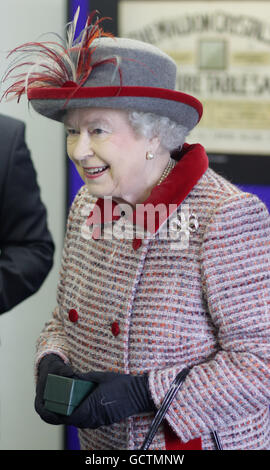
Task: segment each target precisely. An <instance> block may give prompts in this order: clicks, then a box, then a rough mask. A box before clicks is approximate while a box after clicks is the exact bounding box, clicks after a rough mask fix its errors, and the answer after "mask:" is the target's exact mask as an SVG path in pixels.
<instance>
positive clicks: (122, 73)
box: [9, 20, 202, 130]
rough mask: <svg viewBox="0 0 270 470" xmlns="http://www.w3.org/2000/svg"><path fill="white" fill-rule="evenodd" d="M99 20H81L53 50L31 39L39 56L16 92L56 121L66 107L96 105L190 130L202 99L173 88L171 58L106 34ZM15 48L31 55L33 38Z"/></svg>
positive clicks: (172, 63)
mask: <svg viewBox="0 0 270 470" xmlns="http://www.w3.org/2000/svg"><path fill="white" fill-rule="evenodd" d="M99 21H100V20H99ZM99 24H100V23H99ZM99 24H98V26H97V25H96V24H95V25H89V24H88V26H87V25H86V28H85V30H83V32H82V33H81V36H80V38H79V41H77V42H75V43H74V42H73V43H72V44H69V47H67V48H63V47H62V46H59V47H60V49H58V52H56V49H55V46H51V43H37V48H38V52H39V59H38V60H37V61H36V62H32V69H31V70H32V72H31V73H29V71H28V82H27V86H25V88H24V89H23V90H22V89H21V90H20V92H18V87H17V95H19V97H20V94H23V93H25V92H27V95H28V99H29V101H30V102H31V104H32V106H33V108H34V109H35V110H36V111H37V112H38V113H40V114H42V115H43V116H46V117H48V118H51V119H54V120H57V121H62V120H63V116H64V114H65V113H66V111H67V110H69V109H74V108H88V107H89V108H93V107H96V108H97V107H99V108H100V107H102V108H112V109H127V110H136V111H143V112H151V113H155V114H158V115H161V116H167V117H168V118H170V119H171V120H173V121H175V122H177V123H178V124H182V125H184V126H185V127H187V128H188V130H191V129H192V128H193V127H194V126H195V125H196V124H197V123H198V122H199V120H200V118H201V116H202V104H201V103H200V102H199V101H198V100H197V99H196V98H194V97H193V96H191V95H187V94H185V93H182V92H180V91H176V90H175V83H176V71H177V68H176V64H175V62H174V61H173V60H172V59H171V58H170V57H169V56H168V55H167V54H165V53H164V52H162V51H161V50H160V49H158V48H157V47H155V46H153V45H151V44H148V43H144V42H141V41H137V40H133V39H126V38H114V37H107V36H110V35H108V34H106V33H104V32H103V30H101V29H100V26H99ZM97 31H98V35H97V34H96V33H97ZM83 33H84V34H83ZM85 35H88V36H87V37H86V38H85ZM21 49H22V52H24V55H25V53H27V52H28V51H30V53H31V54H32V55H33V43H31V46H29V47H28V44H26V45H23V46H21ZM27 49H28V50H27ZM17 51H18V48H17V49H16V52H17ZM41 58H42V59H43V61H42V60H41ZM28 63H29V62H28ZM9 92H11V93H12V92H13V93H14V89H12V87H11V89H10V90H9Z"/></svg>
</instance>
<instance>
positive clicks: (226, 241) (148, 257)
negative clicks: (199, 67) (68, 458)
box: [36, 144, 270, 450]
mask: <svg viewBox="0 0 270 470" xmlns="http://www.w3.org/2000/svg"><path fill="white" fill-rule="evenodd" d="M147 202H148V203H152V204H154V205H156V204H158V203H164V204H165V205H166V206H168V205H169V204H170V203H173V204H174V206H173V208H174V210H172V211H170V213H169V214H167V215H168V220H166V217H165V218H164V217H163V218H162V217H161V222H159V223H157V224H156V225H155V230H154V233H152V234H151V236H148V237H146V236H145V237H144V238H143V237H141V238H142V239H140V237H139V236H138V235H136V238H135V239H134V238H133V239H132V238H131V237H130V238H128V237H122V238H121V236H120V234H121V230H122V231H123V225H124V228H125V233H128V230H130V229H132V228H134V222H132V221H130V220H128V219H125V214H123V213H122V215H121V214H120V216H118V217H114V221H113V227H114V232H113V237H112V236H110V235H109V234H108V233H107V232H106V231H107V230H108V228H107V227H109V226H110V230H111V227H112V224H109V223H108V222H110V221H109V220H107V219H106V220H105V219H104V220H103V222H104V223H103V224H102V226H101V228H100V227H98V226H97V225H96V224H95V221H94V219H91V218H90V219H88V222H87V223H86V221H87V216H88V215H89V212H90V210H91V209H92V212H91V214H93V209H95V207H97V204H98V203H100V201H97V200H96V198H93V197H91V195H89V193H88V191H87V189H86V187H82V188H81V190H80V191H79V193H78V195H77V197H76V198H75V200H74V203H73V205H72V207H71V210H70V213H69V217H68V222H67V231H66V238H65V245H64V251H63V261H62V269H61V273H60V280H59V285H58V293H57V306H56V308H55V310H54V312H53V316H52V319H51V320H50V321H49V322H48V323H47V324H46V325H45V327H44V329H43V331H42V332H41V335H40V337H39V339H38V342H37V358H36V360H37V363H38V361H39V360H40V358H41V357H43V356H44V355H45V354H48V353H51V352H53V353H57V354H59V355H60V356H61V357H62V358H63V359H64V360H65V361H67V362H70V363H71V365H72V366H73V367H74V368H75V369H78V370H80V371H82V372H86V371H89V370H91V369H92V370H104V371H116V372H123V373H130V374H141V373H143V372H145V371H147V372H148V373H149V381H150V390H151V394H152V397H153V399H154V401H155V403H156V405H157V406H158V407H159V406H160V404H161V402H162V399H163V397H164V395H165V393H166V392H167V390H168V388H169V387H170V384H171V382H172V381H173V379H174V377H175V376H176V374H177V372H179V371H180V370H181V369H182V368H183V367H185V366H189V367H190V368H191V371H190V373H189V375H188V377H187V379H186V381H185V383H184V385H183V387H182V389H181V390H180V392H179V393H178V394H177V396H176V398H175V399H174V402H173V404H172V406H171V408H170V410H169V412H168V414H167V417H166V426H167V425H169V427H170V428H171V429H172V430H173V432H174V433H175V435H176V436H177V438H178V439H179V440H181V441H182V442H187V441H189V440H191V439H194V438H198V437H200V438H201V442H202V449H204V450H213V449H215V446H214V442H213V439H212V431H213V430H216V431H218V433H219V437H220V439H221V441H222V444H223V448H224V449H231V450H234V449H237V450H238V449H242V450H246V449H251V450H253V449H254V450H257V449H270V415H269V402H270V369H269V362H270V289H269V288H270V264H269V262H270V256H269V255H270V218H269V214H268V211H267V210H266V208H265V206H264V204H263V203H262V202H261V201H260V200H259V199H258V198H257V197H256V196H253V195H251V194H247V193H243V192H241V191H240V190H239V189H238V188H236V187H235V186H234V185H232V184H231V183H229V182H228V181H226V180H225V179H223V178H222V177H221V176H219V175H217V174H216V173H215V172H214V171H212V170H211V169H209V168H207V157H206V154H205V151H204V149H203V148H202V147H201V146H200V145H191V146H189V145H187V144H186V145H185V147H184V150H183V152H182V156H181V159H180V161H179V162H178V163H177V165H176V166H175V168H174V169H173V170H172V172H171V173H170V175H169V177H168V178H167V179H166V180H165V181H164V182H163V183H162V184H161V185H160V186H157V187H156V188H155V189H154V190H153V191H152V194H151V196H150V197H149V199H148V200H147ZM173 218H174V223H175V225H174V230H177V227H178V230H179V232H175V233H176V234H178V235H179V233H180V234H181V237H180V238H181V239H180V238H176V239H173V240H172V238H171V237H167V238H166V237H164V236H162V233H163V232H162V231H164V229H165V227H167V226H168V222H170V221H172V220H173ZM136 223H137V222H136ZM172 227H173V224H172V225H171V228H172ZM141 228H142V230H143V229H144V226H143V225H142V227H141ZM93 229H97V232H95V230H93ZM181 232H182V233H181ZM106 233H107V236H106ZM110 233H112V232H110ZM148 235H149V234H148ZM178 235H177V236H178ZM182 235H183V236H182ZM152 419H153V415H151V414H145V415H139V416H133V417H131V418H129V419H127V420H125V421H122V422H121V423H118V424H114V425H113V426H108V427H105V426H104V427H101V428H99V429H97V430H94V431H92V430H90V429H84V430H79V437H80V443H81V449H87V450H98V449H139V448H140V446H141V444H142V442H143V440H144V437H145V435H146V433H147V430H148V427H149V425H150V423H151V421H152ZM151 449H156V450H158V449H159V450H164V449H166V440H165V426H164V425H163V424H162V425H161V426H160V428H159V430H158V432H157V434H156V436H155V438H154V440H153V443H152V445H151Z"/></svg>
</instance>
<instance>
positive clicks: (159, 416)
mask: <svg viewBox="0 0 270 470" xmlns="http://www.w3.org/2000/svg"><path fill="white" fill-rule="evenodd" d="M189 371H190V369H188V368H185V369H183V370H181V372H179V373H178V374H177V376H176V377H175V379H174V381H173V383H172V385H171V387H170V388H169V390H168V392H167V393H166V395H165V397H164V400H163V402H162V405H161V407H160V408H159V410H158V411H157V413H156V415H155V417H154V419H153V421H152V423H151V425H150V428H149V430H148V433H147V436H146V438H145V440H144V442H143V445H142V446H141V448H140V450H147V449H149V447H150V445H151V442H152V440H153V438H154V436H155V434H156V432H157V429H158V427H159V425H160V423H161V422H162V421H163V419H164V416H165V415H166V413H167V411H168V408H169V406H170V404H171V402H172V401H173V399H174V397H175V395H176V394H177V392H178V391H179V390H180V388H181V386H182V384H183V382H184V380H185V378H186V377H187V375H188V373H189Z"/></svg>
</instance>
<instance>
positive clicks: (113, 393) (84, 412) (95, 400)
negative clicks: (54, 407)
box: [65, 372, 155, 429]
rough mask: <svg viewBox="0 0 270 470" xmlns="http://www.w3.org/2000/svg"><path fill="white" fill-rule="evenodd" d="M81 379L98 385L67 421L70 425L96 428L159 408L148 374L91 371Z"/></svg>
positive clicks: (81, 375)
mask: <svg viewBox="0 0 270 470" xmlns="http://www.w3.org/2000/svg"><path fill="white" fill-rule="evenodd" d="M79 378H80V379H82V380H88V381H92V382H95V383H96V384H97V386H96V388H95V389H94V391H93V392H91V393H90V394H89V395H88V396H87V398H86V399H85V400H84V401H83V402H82V403H81V404H80V405H79V406H78V408H76V409H75V411H74V412H73V413H72V414H71V416H69V417H67V418H65V423H66V424H71V425H74V426H77V427H78V428H91V429H96V428H98V427H100V426H104V425H110V424H113V423H118V422H119V421H121V420H122V419H125V418H127V417H129V416H133V415H136V414H139V413H143V412H149V411H154V409H155V406H154V402H153V400H152V398H151V396H150V392H149V390H148V376H147V375H139V376H138V375H126V374H116V373H113V372H89V373H87V374H80V376H79Z"/></svg>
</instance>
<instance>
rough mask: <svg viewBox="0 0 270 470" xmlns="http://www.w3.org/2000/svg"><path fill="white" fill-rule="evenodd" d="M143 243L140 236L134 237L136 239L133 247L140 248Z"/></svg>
mask: <svg viewBox="0 0 270 470" xmlns="http://www.w3.org/2000/svg"><path fill="white" fill-rule="evenodd" d="M141 244H142V240H141V239H140V238H134V240H133V242H132V246H133V249H134V250H138V248H140V246H141Z"/></svg>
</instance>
